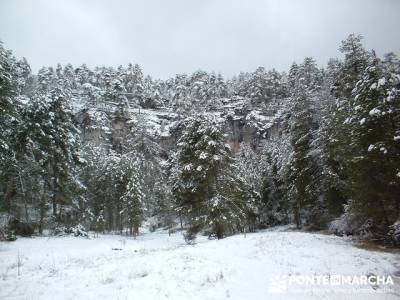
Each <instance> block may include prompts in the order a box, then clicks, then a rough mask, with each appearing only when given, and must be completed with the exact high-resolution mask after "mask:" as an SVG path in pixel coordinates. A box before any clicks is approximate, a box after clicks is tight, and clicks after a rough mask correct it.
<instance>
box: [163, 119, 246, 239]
mask: <svg viewBox="0 0 400 300" xmlns="http://www.w3.org/2000/svg"><path fill="white" fill-rule="evenodd" d="M184 123H185V129H184V132H183V133H182V136H181V138H180V139H179V141H178V150H177V152H176V154H175V156H174V158H173V160H172V170H171V171H172V175H171V179H172V193H173V195H174V198H175V202H176V209H177V213H178V214H180V215H181V216H183V217H185V218H187V221H188V224H189V228H188V231H187V235H186V239H187V240H189V241H190V240H193V239H194V238H195V236H196V234H197V233H198V232H199V231H200V230H202V229H206V228H209V230H210V231H211V232H212V233H213V234H215V235H216V236H217V237H218V238H222V237H223V236H224V235H225V234H226V233H228V232H232V231H235V229H236V227H237V226H241V225H242V224H243V222H244V221H245V216H246V203H245V202H244V201H243V199H242V198H241V197H240V196H241V191H239V190H238V186H237V184H236V182H237V179H236V177H235V174H234V169H233V159H232V157H231V154H230V148H229V146H228V145H226V144H225V141H224V138H223V135H222V132H221V130H220V128H219V125H218V124H217V122H216V121H215V120H211V119H207V117H206V116H201V117H198V118H188V119H186V120H185V121H184Z"/></svg>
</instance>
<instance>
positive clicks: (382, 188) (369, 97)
mask: <svg viewBox="0 0 400 300" xmlns="http://www.w3.org/2000/svg"><path fill="white" fill-rule="evenodd" d="M353 96H354V100H353V105H352V114H351V116H350V117H349V121H348V124H347V126H348V127H349V132H350V137H351V144H350V148H351V160H350V165H349V168H348V169H347V171H348V178H349V185H350V190H351V198H352V202H351V208H352V211H353V213H354V215H355V217H356V218H357V219H358V220H359V221H360V222H361V223H362V224H364V223H368V227H369V228H368V229H369V230H370V231H371V233H372V234H373V235H374V237H375V238H378V239H384V238H386V234H387V232H388V231H389V226H391V225H392V224H393V223H394V222H395V221H397V220H398V218H399V214H398V212H399V209H400V206H399V205H400V204H399V201H398V196H399V195H400V73H399V69H398V66H396V65H393V64H392V63H391V62H388V61H384V62H382V61H381V60H380V59H379V58H377V57H375V58H374V59H373V60H372V62H371V63H370V64H369V65H368V67H367V68H366V70H365V72H364V73H363V75H362V78H361V80H360V81H359V82H358V83H357V84H356V87H355V89H354V90H353Z"/></svg>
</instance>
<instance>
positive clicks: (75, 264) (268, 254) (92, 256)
mask: <svg viewBox="0 0 400 300" xmlns="http://www.w3.org/2000/svg"><path fill="white" fill-rule="evenodd" d="M197 242H198V243H197V244H196V245H194V246H189V245H186V244H185V243H184V241H183V239H182V236H181V234H179V233H177V234H173V235H171V236H168V234H167V233H165V232H157V233H149V234H144V235H142V236H140V237H139V238H138V239H137V240H133V239H131V238H126V237H121V236H111V235H103V236H100V237H99V238H92V239H90V240H88V239H84V238H74V237H59V238H45V237H40V238H32V239H25V238H20V239H19V240H17V241H16V242H14V243H1V244H0V299H140V300H145V299H185V300H187V299H191V300H195V299H202V300H203V299H252V300H255V299H399V298H398V297H399V295H400V294H399V291H398V290H397V291H396V288H398V287H399V285H398V278H395V277H393V278H395V282H396V281H397V283H395V286H390V288H391V289H390V290H389V291H386V292H385V291H383V290H382V288H377V289H373V288H372V287H370V286H363V287H360V286H346V287H337V286H323V287H321V286H319V287H311V286H308V287H307V288H305V289H303V290H301V292H295V290H294V289H295V288H296V287H295V286H286V287H284V288H283V289H282V282H281V283H280V282H279V281H276V276H289V275H292V276H294V275H296V276H298V275H312V274H314V275H328V274H331V275H333V274H342V275H352V276H353V275H367V274H371V273H373V274H376V275H388V274H395V272H396V263H399V257H400V256H399V254H393V253H384V252H372V251H367V250H363V249H359V248H356V247H354V246H353V245H351V244H350V242H349V241H347V240H345V239H343V238H339V237H335V236H328V235H320V234H311V233H302V232H276V231H275V232H273V231H270V232H268V231H267V232H261V233H254V234H247V235H246V236H244V235H237V236H233V237H229V238H226V239H223V240H220V241H217V240H207V239H205V238H203V237H202V238H199V239H198V241H197ZM113 248H119V249H122V250H112V249H113ZM17 253H19V256H20V261H21V263H20V267H19V268H18V263H17V262H18V255H17ZM398 267H399V266H397V268H398ZM18 269H19V273H20V275H19V276H18ZM276 287H278V289H276ZM396 293H397V294H396Z"/></svg>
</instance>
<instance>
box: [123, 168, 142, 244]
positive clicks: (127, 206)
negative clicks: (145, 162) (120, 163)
mask: <svg viewBox="0 0 400 300" xmlns="http://www.w3.org/2000/svg"><path fill="white" fill-rule="evenodd" d="M136 164H137V163H134V162H132V161H131V163H130V166H129V174H125V176H126V175H128V183H127V185H126V188H125V192H124V194H123V195H122V196H121V201H122V207H123V209H122V211H121V213H122V214H123V215H124V216H125V218H126V222H127V225H128V227H129V233H130V234H131V235H133V236H134V237H136V236H137V235H138V234H139V227H140V225H141V223H142V221H143V218H144V216H143V213H144V209H145V208H144V204H143V199H144V195H143V193H142V183H141V180H140V176H139V169H138V168H137V166H136Z"/></svg>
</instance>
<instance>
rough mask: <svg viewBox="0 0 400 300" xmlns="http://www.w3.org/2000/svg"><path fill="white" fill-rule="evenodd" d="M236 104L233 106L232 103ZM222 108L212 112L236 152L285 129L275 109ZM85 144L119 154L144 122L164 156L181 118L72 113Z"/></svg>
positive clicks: (145, 112) (160, 113) (138, 112)
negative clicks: (136, 128) (110, 149)
mask: <svg viewBox="0 0 400 300" xmlns="http://www.w3.org/2000/svg"><path fill="white" fill-rule="evenodd" d="M236 104H237V103H236ZM240 104H241V103H239V105H236V106H235V105H232V103H230V104H229V105H226V106H224V107H222V108H221V109H220V110H218V111H214V112H212V114H214V115H215V116H217V117H218V118H219V119H220V120H221V122H223V125H222V127H223V129H224V134H225V136H226V140H227V143H228V144H229V145H230V146H231V149H232V150H233V151H234V152H235V153H236V152H238V151H239V149H240V145H241V143H243V142H245V143H249V144H250V145H251V146H252V147H253V148H254V149H258V148H259V147H260V146H261V144H262V143H263V141H265V140H267V139H271V138H279V137H280V136H281V134H282V132H283V131H284V130H285V128H286V122H285V117H286V116H285V114H284V113H283V112H282V111H279V110H270V111H267V112H265V111H261V110H257V109H247V108H243V106H241V105H240ZM76 120H77V122H78V124H79V126H80V127H81V133H82V139H83V141H84V142H85V143H90V144H93V145H96V146H102V147H107V148H112V149H114V150H117V151H122V149H123V148H124V147H125V146H126V143H128V141H129V137H130V136H131V135H132V134H134V133H133V132H134V129H135V126H136V125H137V124H138V122H139V121H140V122H142V123H143V122H144V123H145V124H146V125H145V126H146V129H147V131H148V132H149V134H150V135H151V136H153V137H154V139H155V140H156V141H157V142H158V143H159V145H160V146H161V148H162V149H163V150H164V152H165V153H168V152H170V151H171V150H172V151H173V150H174V149H175V147H176V143H177V140H178V139H179V136H180V134H181V131H182V128H181V125H180V120H181V117H180V116H178V115H177V114H175V113H173V112H171V111H169V110H168V109H164V110H163V109H154V110H150V109H138V108H134V109H130V110H129V111H126V112H124V113H119V112H118V110H117V109H108V110H105V109H99V108H97V107H91V108H86V109H83V110H81V111H79V112H78V113H77V114H76Z"/></svg>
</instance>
